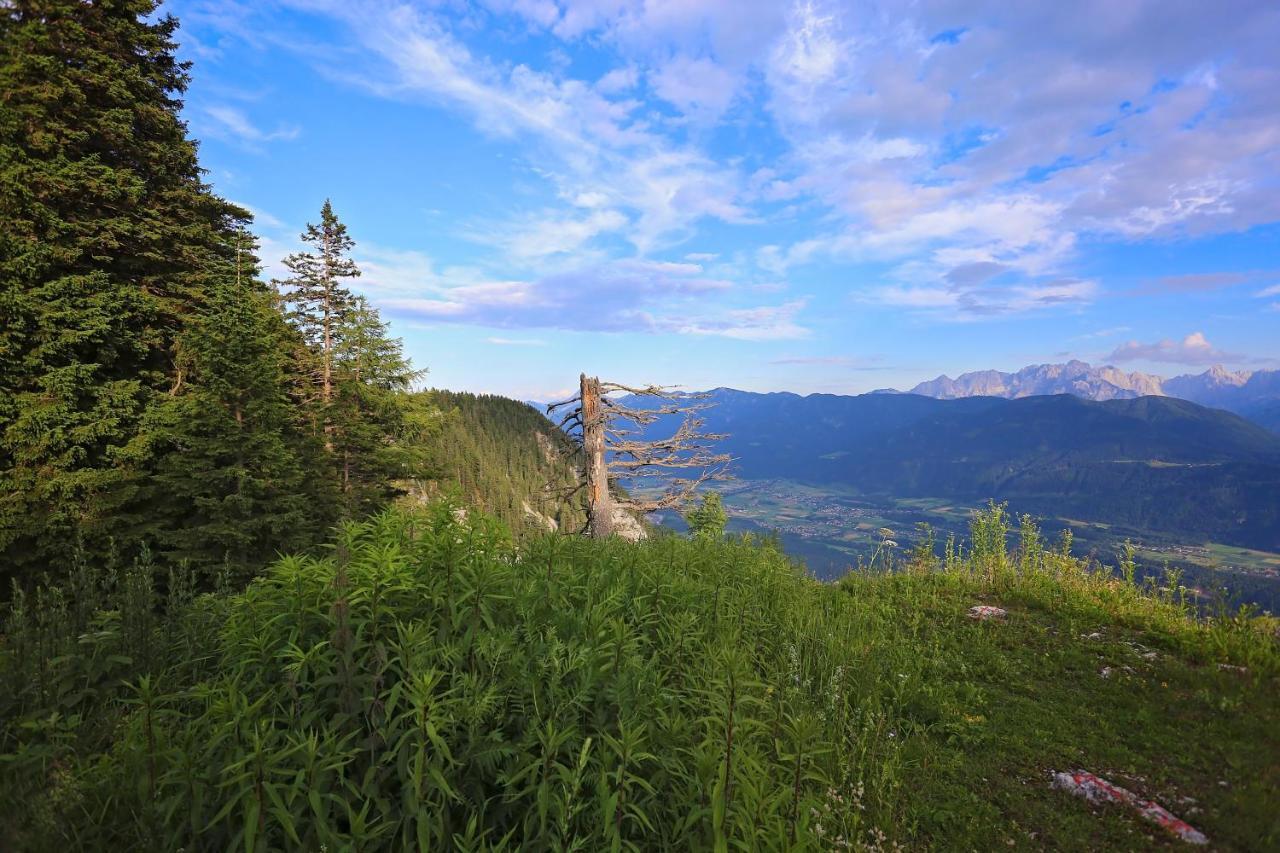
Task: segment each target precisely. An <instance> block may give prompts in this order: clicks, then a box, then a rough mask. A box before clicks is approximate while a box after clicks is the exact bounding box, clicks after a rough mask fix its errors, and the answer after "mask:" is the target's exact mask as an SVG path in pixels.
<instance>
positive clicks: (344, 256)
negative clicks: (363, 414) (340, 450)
mask: <svg viewBox="0 0 1280 853" xmlns="http://www.w3.org/2000/svg"><path fill="white" fill-rule="evenodd" d="M302 240H303V242H305V243H309V244H311V245H312V246H314V247H315V251H312V252H295V253H294V254H292V255H289V256H288V257H287V258H285V259H284V265H285V267H286V268H287V269H288V270H289V272H290V273H291V274H292V275H290V277H289V278H287V279H285V280H283V281H277V282H276V286H277V287H279V288H281V289H282V291H284V289H286V288H287V291H284V293H283V295H284V298H285V300H286V301H287V302H288V303H289V304H290V305H291V306H292V313H291V315H290V317H291V319H292V321H293V323H294V325H295V326H296V327H297V328H298V330H299V331H301V332H302V336H303V339H304V340H305V341H306V343H307V344H308V346H310V347H311V350H312V351H313V353H314V354H315V358H314V365H313V366H312V367H311V371H312V379H313V381H314V383H315V385H316V388H317V392H318V393H317V395H316V397H317V402H318V404H319V408H320V413H321V419H322V422H323V429H324V434H325V447H326V449H328V450H330V451H332V450H333V439H332V433H333V429H334V427H333V424H332V422H331V420H332V419H331V417H330V413H329V411H328V410H329V407H330V405H331V404H332V402H333V393H334V385H335V378H334V358H335V353H336V351H337V349H338V347H339V346H340V345H341V343H342V341H341V333H342V329H343V328H344V326H345V325H346V323H347V320H348V315H349V314H350V312H351V310H352V307H353V304H354V303H353V299H354V298H353V297H352V295H351V291H349V290H347V289H346V288H345V287H344V286H343V285H342V279H347V278H356V277H358V276H359V275H360V268H359V267H357V266H356V263H355V261H353V260H352V259H351V258H350V257H348V255H349V253H350V252H351V249H352V248H354V246H355V241H354V240H352V239H351V237H350V236H349V235H348V234H347V226H346V225H343V224H342V222H340V221H339V220H338V217H337V215H336V214H335V213H334V212H333V205H332V204H331V203H330V202H329V199H325V201H324V206H323V207H321V208H320V223H319V224H318V225H317V224H313V223H307V228H306V230H305V231H303V232H302Z"/></svg>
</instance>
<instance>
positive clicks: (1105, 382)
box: [911, 361, 1162, 400]
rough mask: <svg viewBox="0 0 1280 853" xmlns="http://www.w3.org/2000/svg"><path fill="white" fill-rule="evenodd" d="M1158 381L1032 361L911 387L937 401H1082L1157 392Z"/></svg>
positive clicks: (1076, 363)
mask: <svg viewBox="0 0 1280 853" xmlns="http://www.w3.org/2000/svg"><path fill="white" fill-rule="evenodd" d="M1161 382H1162V380H1161V379H1160V377H1158V376H1151V375H1149V374H1146V373H1125V372H1124V371H1123V370H1119V369H1117V368H1114V367H1109V366H1108V367H1092V366H1090V365H1089V364H1086V363H1085V362H1083V361H1069V362H1067V363H1066V364H1034V365H1031V366H1030V367H1024V368H1022V369H1021V370H1019V371H1018V372H1017V373H1002V372H1001V371H999V370H979V371H976V372H974V373H965V374H962V375H961V376H959V377H958V378H956V379H952V378H950V377H948V376H939V377H938V378H937V379H934V380H933V381H931V382H921V383H920V384H919V385H917V386H916V387H914V388H912V389H911V393H912V394H923V395H924V396H926V397H936V398H938V399H940V400H954V399H956V398H959V397H1004V398H1005V399H1008V400H1015V399H1017V398H1019V397H1036V396H1041V395H1045V394H1071V395H1073V396H1076V397H1083V398H1085V399H1086V400H1124V399H1129V398H1132V397H1144V396H1148V395H1157V396H1159V395H1161V394H1162V391H1161V390H1160V386H1161Z"/></svg>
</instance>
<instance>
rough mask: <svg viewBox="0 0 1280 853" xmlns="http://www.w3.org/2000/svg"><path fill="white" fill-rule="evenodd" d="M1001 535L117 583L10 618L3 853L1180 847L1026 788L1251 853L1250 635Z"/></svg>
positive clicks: (308, 567) (475, 535)
mask: <svg viewBox="0 0 1280 853" xmlns="http://www.w3.org/2000/svg"><path fill="white" fill-rule="evenodd" d="M1004 524H1005V519H1004V518H1003V516H1002V515H1001V514H1000V513H999V512H998V511H993V512H991V513H988V514H986V515H985V516H983V517H979V518H978V519H976V520H975V523H974V528H973V535H972V545H971V547H970V548H967V549H966V556H965V557H964V558H963V559H961V558H958V557H956V556H955V555H954V554H951V555H949V556H948V557H946V558H944V559H942V560H939V559H938V558H937V557H934V556H932V555H926V554H923V553H921V554H920V555H918V562H916V563H913V564H911V565H904V566H899V567H898V571H896V572H892V573H887V574H882V573H877V574H855V575H852V576H850V577H849V578H847V579H845V580H844V581H843V582H842V583H841V584H839V585H826V584H820V583H817V582H814V581H812V580H810V579H808V578H806V577H805V576H804V574H803V573H802V572H801V571H800V570H799V568H798V567H797V566H795V565H793V564H792V563H790V562H789V561H788V560H787V559H785V558H784V557H783V556H782V555H781V554H779V553H778V552H777V551H775V550H773V549H772V548H770V547H767V546H766V547H761V546H758V545H755V544H753V543H750V542H745V541H732V542H715V541H706V540H703V541H689V540H684V539H679V538H676V537H670V536H668V537H659V538H656V539H653V540H650V541H648V542H646V543H643V544H639V545H633V544H628V543H624V542H620V541H616V540H614V541H609V542H603V543H601V542H595V541H592V540H588V539H584V538H581V537H574V538H565V537H547V538H544V539H541V540H537V541H534V542H530V543H527V544H526V545H525V546H524V547H520V548H513V547H512V546H511V544H510V542H509V540H507V539H506V538H505V536H504V534H503V533H502V532H501V531H500V530H498V529H496V528H495V527H494V525H493V524H492V523H491V522H489V521H488V520H487V519H484V518H482V517H479V516H476V515H472V516H470V517H468V518H466V519H465V520H459V516H458V515H457V514H456V513H455V511H454V508H453V507H452V506H449V505H437V506H433V507H430V508H428V509H427V511H426V512H422V513H415V514H408V515H404V514H391V513H388V514H384V515H382V516H379V517H375V518H372V519H370V520H368V521H366V522H364V523H360V524H349V525H347V526H346V527H345V528H343V529H342V530H341V531H340V533H339V534H338V536H337V538H336V541H335V543H334V544H335V546H336V547H334V548H332V549H326V550H325V552H324V553H325V556H324V557H322V558H311V557H291V558H286V559H283V560H281V561H280V562H279V563H278V564H277V565H276V566H274V567H273V568H272V569H271V571H270V572H269V573H268V574H267V575H266V576H265V577H263V578H261V579H260V580H258V581H257V582H255V583H254V584H253V585H252V586H251V587H250V588H249V589H248V590H246V591H245V592H243V593H242V594H237V595H216V596H203V597H200V598H196V599H194V600H192V599H189V598H183V597H181V596H179V597H178V598H176V599H174V598H172V597H171V598H170V602H169V605H168V606H169V608H170V614H169V616H168V617H167V618H160V617H159V616H158V615H157V614H158V613H159V612H160V610H159V608H157V607H156V606H154V604H153V602H151V601H149V600H148V599H147V596H146V593H147V592H148V588H146V587H145V586H140V585H138V584H136V583H135V584H134V588H133V589H132V590H131V592H130V594H129V596H128V597H127V598H124V599H122V601H121V604H120V605H119V606H120V609H119V610H111V611H110V612H107V611H100V612H98V613H96V614H95V613H94V609H93V607H92V606H91V605H92V600H79V601H77V607H76V608H74V609H73V610H71V611H69V612H67V613H66V614H65V615H64V618H62V619H60V620H39V619H31V618H30V613H27V615H26V616H25V617H22V616H19V617H17V618H13V617H11V618H10V619H8V620H6V628H5V632H6V642H5V643H4V644H0V758H3V760H0V847H3V848H4V849H9V850H68V849H116V850H147V849H167V850H174V849H178V848H184V849H219V850H223V849H231V848H235V849H244V850H260V849H261V850H266V849H306V850H319V849H324V848H326V847H327V848H328V849H331V850H343V849H359V850H364V851H369V852H370V853H373V851H380V850H406V849H417V850H435V849H459V850H496V849H537V850H549V849H580V850H610V849H612V850H628V849H644V850H729V849H743V850H747V849H750V850H782V849H789V850H822V849H835V850H845V849H854V850H865V851H871V850H876V851H885V850H892V849H939V850H943V849H945V850H990V849H1002V850H1003V849H1006V848H1014V849H1029V850H1031V849H1053V850H1073V851H1074V850H1079V851H1085V850H1100V849H1111V850H1147V849H1152V850H1155V849H1167V847H1168V845H1170V844H1172V843H1177V842H1175V841H1174V840H1173V837H1172V836H1169V835H1166V834H1164V830H1162V829H1161V828H1160V827H1157V826H1155V825H1153V824H1149V823H1146V822H1144V821H1143V820H1142V819H1141V818H1140V817H1139V816H1138V815H1137V814H1136V813H1134V812H1132V811H1130V810H1127V809H1124V808H1120V807H1097V806H1090V805H1089V804H1087V803H1085V802H1084V801H1082V800H1079V799H1076V798H1074V797H1072V796H1070V795H1069V794H1068V793H1065V792H1062V791H1059V790H1055V789H1054V788H1053V787H1052V785H1051V780H1052V778H1053V776H1052V774H1053V771H1071V770H1076V769H1084V770H1088V771H1091V772H1095V773H1098V774H1101V775H1103V776H1105V777H1107V778H1109V779H1111V780H1112V781H1114V782H1117V783H1119V784H1122V785H1125V786H1126V787H1128V788H1131V789H1132V790H1134V792H1135V793H1137V794H1138V795H1140V796H1143V797H1150V798H1154V799H1156V800H1158V801H1160V802H1161V803H1162V804H1164V805H1165V806H1167V807H1168V808H1170V809H1172V810H1173V811H1174V812H1176V813H1178V814H1179V816H1181V817H1184V818H1186V819H1187V820H1189V821H1191V822H1192V823H1193V824H1194V825H1195V826H1196V828H1197V829H1198V830H1200V831H1202V832H1204V833H1205V834H1206V835H1207V836H1208V838H1209V839H1210V842H1211V843H1212V845H1213V849H1218V850H1263V849H1275V847H1276V845H1277V844H1280V825H1278V824H1277V822H1276V814H1275V810H1274V803H1275V802H1276V799H1277V797H1278V796H1280V775H1278V774H1280V769H1278V768H1280V762H1277V761H1276V760H1275V758H1276V756H1277V755H1280V740H1278V739H1277V738H1278V737H1280V734H1278V733H1280V718H1278V717H1277V713H1278V709H1280V681H1278V680H1277V676H1278V674H1280V650H1278V649H1277V645H1276V640H1275V638H1274V637H1273V636H1272V635H1271V633H1270V632H1271V631H1272V630H1274V624H1269V623H1267V622H1265V621H1263V620H1257V619H1249V618H1243V617H1237V618H1233V619H1222V620H1215V621H1213V622H1211V623H1210V622H1201V621H1196V620H1195V619H1194V618H1192V617H1191V616H1190V615H1189V614H1188V613H1187V612H1186V611H1185V610H1184V609H1183V608H1182V606H1181V604H1180V598H1179V593H1178V591H1177V590H1176V584H1174V586H1175V589H1174V590H1173V592H1171V593H1170V594H1169V595H1166V596H1164V597H1163V598H1156V597H1152V596H1150V595H1146V594H1143V592H1142V591H1141V590H1139V589H1137V588H1135V587H1133V586H1131V585H1129V584H1127V583H1125V582H1124V581H1121V580H1117V579H1114V578H1112V577H1111V575H1110V574H1109V573H1106V572H1097V573H1095V572H1090V571H1088V569H1087V566H1086V564H1085V563H1084V562H1083V561H1080V560H1076V559H1074V558H1071V557H1068V556H1065V555H1063V554H1061V553H1058V552H1056V551H1047V550H1045V549H1043V548H1042V547H1041V546H1040V545H1039V544H1038V539H1037V537H1036V535H1035V532H1034V531H1032V530H1026V531H1024V534H1025V535H1024V537H1023V540H1022V547H1021V548H1020V550H1019V551H1017V552H1015V553H1007V552H1006V550H1005V545H1004V539H1005V537H1004V532H1005V526H1004ZM1148 592H1154V590H1148ZM45 598H46V600H55V599H56V598H57V597H56V596H55V595H53V594H51V593H47V592H46V594H45ZM102 603H103V604H105V603H106V602H102ZM979 603H984V604H987V605H993V606H1000V607H1002V608H1004V609H1005V610H1006V611H1007V615H1006V616H1005V617H1004V618H1001V619H997V620H994V621H989V622H984V621H976V620H974V619H972V618H969V617H968V615H967V614H968V613H969V611H970V608H972V607H973V606H974V605H977V604H979ZM113 614H114V615H113ZM114 619H119V620H121V622H120V623H119V624H123V625H125V626H128V630H123V631H121V630H110V626H111V625H113V624H117V623H115V622H113V620H114ZM69 649H77V650H78V653H77V654H75V655H72V654H68V650H69ZM193 650H198V653H193ZM1220 664H1222V665H1224V666H1219V665H1220ZM55 710H56V712H57V713H54V711H55Z"/></svg>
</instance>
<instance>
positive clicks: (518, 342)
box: [484, 338, 547, 347]
mask: <svg viewBox="0 0 1280 853" xmlns="http://www.w3.org/2000/svg"><path fill="white" fill-rule="evenodd" d="M484 340H485V343H489V344H494V345H496V346H500V347H545V346H546V345H547V342H546V341H541V340H538V339H537V338H523V339H517V338H485V339H484Z"/></svg>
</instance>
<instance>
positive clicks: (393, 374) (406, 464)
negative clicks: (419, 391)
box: [330, 297, 425, 509]
mask: <svg viewBox="0 0 1280 853" xmlns="http://www.w3.org/2000/svg"><path fill="white" fill-rule="evenodd" d="M335 333H336V334H335V338H334V339H335V341H336V345H335V347H334V356H333V370H332V376H333V382H334V390H333V401H332V403H331V406H330V413H331V417H330V421H331V427H332V445H333V447H334V450H335V453H336V455H337V456H338V457H339V462H340V480H339V482H340V487H341V490H342V493H343V495H344V496H346V502H347V504H348V507H349V508H351V509H356V508H364V509H372V508H373V507H376V506H377V505H379V504H380V503H382V502H383V501H385V500H386V499H387V498H388V497H389V496H390V495H391V494H392V492H393V487H392V485H391V481H392V480H394V479H397V478H404V477H407V476H411V475H412V474H413V472H414V459H415V457H414V454H413V447H414V443H413V442H405V441H403V440H402V439H404V438H406V437H407V436H405V435H404V434H403V433H404V431H405V429H406V428H408V427H411V426H412V424H411V423H409V422H407V421H406V419H405V410H406V404H407V403H408V401H407V400H405V398H404V397H403V394H402V392H404V391H407V390H408V389H409V387H410V385H411V384H412V382H413V380H414V379H415V378H417V377H418V376H420V375H421V374H422V373H423V372H425V371H415V370H413V369H412V367H411V366H410V364H409V361H408V359H406V358H405V357H404V348H403V344H402V343H401V341H400V339H399V338H393V337H391V336H390V335H389V333H388V329H387V325H386V323H384V322H383V321H382V319H381V317H379V316H378V311H377V309H375V308H374V307H373V306H372V305H370V304H369V303H368V301H367V300H365V299H364V298H362V297H352V298H351V299H350V300H349V301H348V308H347V310H346V311H345V313H344V316H343V318H342V322H341V323H340V324H338V325H337V326H335Z"/></svg>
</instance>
